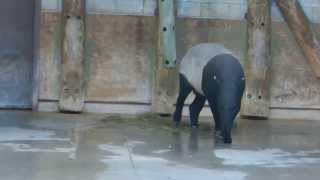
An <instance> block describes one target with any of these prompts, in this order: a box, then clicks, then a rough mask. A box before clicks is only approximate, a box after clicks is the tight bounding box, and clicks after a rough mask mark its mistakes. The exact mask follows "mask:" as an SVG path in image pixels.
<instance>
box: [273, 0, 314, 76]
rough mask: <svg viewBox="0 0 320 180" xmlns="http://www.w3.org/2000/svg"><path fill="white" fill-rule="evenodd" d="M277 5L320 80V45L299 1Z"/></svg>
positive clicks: (289, 1)
mask: <svg viewBox="0 0 320 180" xmlns="http://www.w3.org/2000/svg"><path fill="white" fill-rule="evenodd" d="M277 5H278V6H279V8H280V11H281V12H282V14H283V16H284V18H285V20H286V21H287V24H288V26H289V28H290V30H291V32H292V34H293V35H294V37H295V39H296V41H297V43H298V44H299V46H300V48H301V49H302V51H303V53H304V55H305V57H306V58H307V60H308V61H309V64H310V65H311V68H312V70H313V72H314V73H315V75H316V76H317V77H318V78H320V44H319V41H318V40H317V38H316V36H315V33H314V31H313V30H312V28H311V25H310V23H309V21H308V18H307V16H306V15H305V13H304V12H303V9H302V7H301V5H300V3H299V1H298V0H277Z"/></svg>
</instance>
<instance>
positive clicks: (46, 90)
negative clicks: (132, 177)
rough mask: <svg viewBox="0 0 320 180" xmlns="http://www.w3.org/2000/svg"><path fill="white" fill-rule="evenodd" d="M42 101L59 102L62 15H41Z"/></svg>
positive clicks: (40, 73)
mask: <svg viewBox="0 0 320 180" xmlns="http://www.w3.org/2000/svg"><path fill="white" fill-rule="evenodd" d="M39 66H40V67H39V76H40V88H39V89H40V90H39V99H40V100H58V99H59V91H60V68H61V15H60V14H59V13H41V23H40V62H39Z"/></svg>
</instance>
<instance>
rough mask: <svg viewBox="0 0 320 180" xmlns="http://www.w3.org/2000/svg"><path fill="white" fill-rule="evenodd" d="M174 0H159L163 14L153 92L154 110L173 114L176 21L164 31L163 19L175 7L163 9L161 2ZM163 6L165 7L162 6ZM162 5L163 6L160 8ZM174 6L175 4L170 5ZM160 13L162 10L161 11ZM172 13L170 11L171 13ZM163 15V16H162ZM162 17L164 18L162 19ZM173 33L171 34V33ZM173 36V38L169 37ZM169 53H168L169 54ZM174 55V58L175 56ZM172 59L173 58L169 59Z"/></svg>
mask: <svg viewBox="0 0 320 180" xmlns="http://www.w3.org/2000/svg"><path fill="white" fill-rule="evenodd" d="M173 2H174V1H173V0H159V1H158V6H159V11H161V12H162V13H161V15H160V14H159V16H158V21H159V23H158V26H159V27H158V33H157V57H156V62H155V64H154V70H153V90H152V91H153V92H152V112H154V113H158V114H171V113H172V112H173V111H174V108H175V107H174V103H175V100H176V90H177V82H178V81H177V80H178V75H177V70H176V68H172V67H174V66H175V62H174V63H173V61H172V60H173V59H174V61H175V53H176V49H175V35H174V30H173V29H174V21H173V22H172V21H171V23H169V24H170V25H168V26H166V28H167V29H166V31H164V26H163V23H161V21H162V20H163V19H164V18H165V17H164V16H166V15H167V14H166V13H164V12H166V11H168V10H169V11H170V12H172V11H173V9H172V8H170V9H162V10H160V9H161V8H164V7H165V6H163V5H161V3H166V4H167V3H169V4H172V3H173ZM162 6H163V7H162ZM160 7H161V8H160ZM170 7H174V6H170ZM159 13H160V12H159ZM169 14H170V13H169ZM161 16H163V17H161ZM172 17H174V16H170V17H169V19H171V20H173V18H172ZM161 19H162V20H161ZM170 34H171V35H170ZM169 37H171V39H170V38H169ZM167 53H168V54H167ZM173 57H174V58H173ZM169 59H171V60H169ZM166 60H169V63H164V61H166ZM167 67H171V68H167Z"/></svg>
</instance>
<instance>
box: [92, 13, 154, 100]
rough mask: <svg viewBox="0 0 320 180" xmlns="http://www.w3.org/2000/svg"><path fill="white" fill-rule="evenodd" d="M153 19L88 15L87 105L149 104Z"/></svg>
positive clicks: (152, 52)
mask: <svg viewBox="0 0 320 180" xmlns="http://www.w3.org/2000/svg"><path fill="white" fill-rule="evenodd" d="M154 32H156V29H155V17H130V16H106V15H90V16H88V19H87V33H88V35H87V65H88V72H87V74H88V85H87V87H88V89H87V101H109V102H110V101H111V102H119V101H122V102H137V103H150V98H151V97H150V93H151V85H150V84H151V63H152V59H153V58H154V56H155V54H154V52H155V48H156V46H155V36H154Z"/></svg>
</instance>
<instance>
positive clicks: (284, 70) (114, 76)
mask: <svg viewBox="0 0 320 180" xmlns="http://www.w3.org/2000/svg"><path fill="white" fill-rule="evenodd" d="M246 3H247V1H246V0H177V12H178V19H177V45H178V47H177V49H178V52H177V53H178V57H180V58H181V57H182V56H183V54H184V53H185V52H186V51H187V49H188V48H190V47H191V46H192V45H195V44H197V43H200V42H220V43H223V44H225V46H227V47H229V48H231V49H232V50H233V51H234V52H235V53H236V54H237V55H238V56H239V57H240V58H241V61H242V62H243V59H244V57H245V52H246V22H245V20H244V14H245V12H246V9H247V8H246V7H247V4H246ZM301 3H302V5H303V8H304V9H305V11H306V14H307V15H308V17H309V19H310V20H311V21H312V22H314V23H315V24H314V28H315V30H316V32H317V33H318V35H319V38H320V26H318V25H317V24H316V23H318V22H320V11H319V10H320V1H318V0H301ZM155 10H156V1H155V0H88V1H87V12H88V17H87V20H86V21H87V41H86V68H87V85H88V86H87V87H88V88H87V99H86V102H87V103H86V106H85V109H86V111H90V112H127V113H135V112H147V111H150V102H151V98H152V97H151V89H152V87H151V84H152V83H151V79H152V66H153V62H154V60H155V50H156V37H157V35H156V33H157V31H156V28H157V26H156V25H157V24H156V23H157V21H156V17H155ZM60 12H61V0H60V1H59V0H42V13H41V41H40V79H41V81H40V98H39V100H40V104H39V109H40V110H50V111H52V110H57V103H56V102H57V100H58V98H59V94H58V90H59V83H60V81H59V79H60V77H59V70H60V68H61V64H60V60H61V59H60V44H61V42H60V40H61V39H60ZM272 18H273V30H272V32H273V33H272V62H273V66H272V71H273V80H272V87H271V95H272V99H271V102H272V104H271V109H272V117H274V118H283V117H286V118H288V117H289V118H290V116H288V115H292V116H291V117H292V118H294V117H298V116H299V115H301V114H302V115H304V116H305V118H310V119H317V117H315V114H319V111H318V109H319V110H320V83H319V81H318V80H317V79H316V78H315V76H314V75H313V74H312V72H311V69H310V67H309V66H308V64H307V61H306V60H305V58H304V57H303V55H302V53H301V51H300V49H299V48H298V46H297V44H296V43H295V41H294V39H293V37H292V35H291V33H290V32H289V30H288V28H287V26H286V24H285V23H284V22H283V20H282V17H281V15H280V13H279V11H278V9H277V8H276V7H275V6H274V4H273V7H272ZM188 101H189V102H190V101H191V99H190V98H189V100H188ZM301 110H304V111H301ZM305 110H308V112H309V113H306V114H304V112H307V111H305ZM207 113H208V110H204V112H203V113H202V114H203V115H205V114H207ZM294 113H295V114H294ZM309 116H310V117H309ZM318 117H320V116H318ZM299 118H303V117H302V116H300V117H299Z"/></svg>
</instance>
